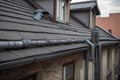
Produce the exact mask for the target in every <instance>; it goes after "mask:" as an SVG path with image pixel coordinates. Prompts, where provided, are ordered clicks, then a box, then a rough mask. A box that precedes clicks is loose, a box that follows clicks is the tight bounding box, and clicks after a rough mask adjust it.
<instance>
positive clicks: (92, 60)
mask: <svg viewBox="0 0 120 80" xmlns="http://www.w3.org/2000/svg"><path fill="white" fill-rule="evenodd" d="M86 42H87V43H88V44H89V45H90V46H91V57H90V61H91V62H93V65H92V80H94V77H95V76H94V72H95V71H94V69H95V68H94V66H95V65H94V62H95V56H94V55H95V45H94V44H93V43H92V42H91V41H90V40H86Z"/></svg>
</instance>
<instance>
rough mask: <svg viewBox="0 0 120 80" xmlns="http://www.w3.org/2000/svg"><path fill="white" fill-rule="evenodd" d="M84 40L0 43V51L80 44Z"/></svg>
mask: <svg viewBox="0 0 120 80" xmlns="http://www.w3.org/2000/svg"><path fill="white" fill-rule="evenodd" d="M81 42H85V40H80V39H63V40H19V41H0V49H22V48H30V47H40V46H53V45H63V44H73V43H81Z"/></svg>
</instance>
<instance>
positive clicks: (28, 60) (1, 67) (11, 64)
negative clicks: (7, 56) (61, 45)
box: [0, 46, 89, 70]
mask: <svg viewBox="0 0 120 80" xmlns="http://www.w3.org/2000/svg"><path fill="white" fill-rule="evenodd" d="M88 49H89V46H84V47H81V48H76V49H70V50H65V51H60V52H55V53H52V54H49V55H48V54H47V55H42V56H41V55H37V56H32V57H29V58H24V59H19V60H15V61H10V62H5V63H0V70H5V69H10V68H15V67H20V66H23V65H27V64H31V63H33V62H41V61H45V60H48V59H54V58H57V57H63V56H66V55H70V54H73V53H74V52H79V51H84V50H88Z"/></svg>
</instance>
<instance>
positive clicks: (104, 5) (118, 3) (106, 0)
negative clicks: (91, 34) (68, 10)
mask: <svg viewBox="0 0 120 80" xmlns="http://www.w3.org/2000/svg"><path fill="white" fill-rule="evenodd" d="M80 1H90V0H72V2H80ZM97 1H98V6H99V9H100V11H101V16H102V17H107V16H109V13H118V12H119V13H120V0H97Z"/></svg>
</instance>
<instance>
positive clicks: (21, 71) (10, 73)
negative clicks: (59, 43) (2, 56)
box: [0, 53, 82, 80]
mask: <svg viewBox="0 0 120 80" xmlns="http://www.w3.org/2000/svg"><path fill="white" fill-rule="evenodd" d="M80 57H82V53H81V54H80V53H74V54H72V55H69V56H65V57H60V58H56V59H51V60H47V61H43V62H37V63H32V64H29V65H25V66H22V67H17V68H14V69H9V70H4V71H0V80H18V79H21V78H23V77H25V76H28V75H30V74H33V73H36V72H37V73H38V74H37V75H38V76H37V79H38V80H41V79H43V80H62V65H63V64H64V63H67V62H71V61H74V60H77V59H79V58H80Z"/></svg>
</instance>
